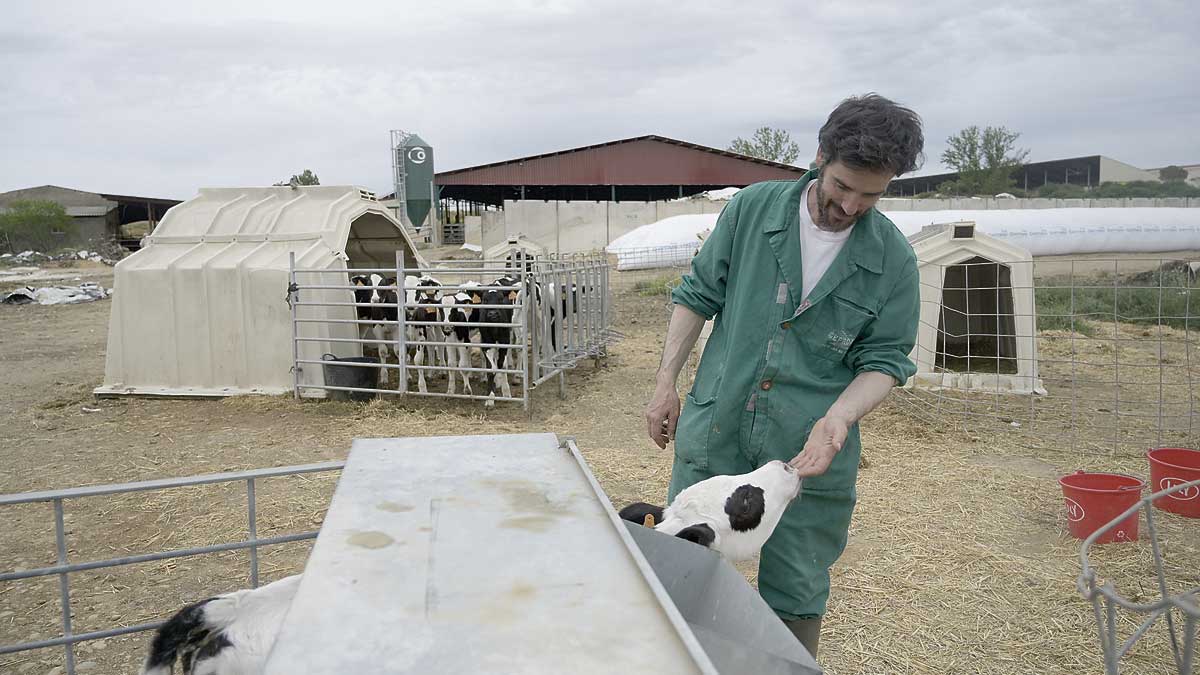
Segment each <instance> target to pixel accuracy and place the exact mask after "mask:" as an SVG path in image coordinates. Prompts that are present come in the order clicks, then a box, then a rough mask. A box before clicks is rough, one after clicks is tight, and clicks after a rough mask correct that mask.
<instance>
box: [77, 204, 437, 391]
mask: <svg viewBox="0 0 1200 675" xmlns="http://www.w3.org/2000/svg"><path fill="white" fill-rule="evenodd" d="M397 250H401V251H403V252H404V256H405V259H406V261H407V264H409V265H412V264H414V263H415V264H416V265H422V266H423V265H424V262H423V259H422V258H421V257H420V256H419V255H418V254H417V252H416V249H415V247H414V246H413V243H412V240H411V239H410V238H409V236H408V234H407V233H406V232H405V231H404V229H403V228H402V227H401V225H400V223H399V222H397V221H396V220H395V218H393V217H392V216H391V215H390V214H389V213H388V212H387V210H385V209H384V208H383V207H381V206H380V205H379V203H378V201H376V199H375V196H374V195H373V194H371V193H370V192H366V191H364V190H361V189H359V188H357V187H351V186H309V187H299V188H291V187H269V188H205V189H201V190H200V194H199V196H197V197H194V198H193V199H190V200H188V201H186V202H184V203H182V204H180V205H179V206H176V207H174V208H172V209H171V210H170V211H169V212H168V213H167V215H166V217H165V218H164V219H163V221H162V223H161V224H160V225H159V226H158V228H157V229H156V230H155V232H154V234H153V235H151V236H150V237H149V238H148V239H147V240H146V244H145V247H144V248H142V249H141V250H140V251H138V252H137V253H135V254H133V255H132V256H129V257H128V258H126V259H125V260H122V261H121V262H120V263H118V264H117V266H116V270H115V276H114V286H115V288H116V291H115V295H114V297H113V307H112V316H111V317H110V319H109V327H108V353H107V360H106V362H105V372H104V383H103V384H102V385H101V386H100V387H97V388H96V390H95V393H96V394H98V395H120V394H135V395H136V394H148V395H166V396H231V395H237V394H250V393H265V394H281V393H285V392H288V391H291V390H292V386H293V383H292V373H291V368H292V364H293V354H292V350H291V345H292V318H291V308H290V307H289V306H288V303H287V300H286V299H287V295H288V259H289V254H291V253H295V255H296V263H297V265H299V266H302V267H306V268H328V269H329V270H330V274H329V275H328V278H327V279H324V280H322V281H321V283H324V284H330V285H342V286H346V285H347V284H348V283H349V282H348V277H347V274H346V272H345V270H346V269H347V268H361V267H374V268H382V267H393V266H395V264H396V251H397ZM321 292H322V293H324V294H325V295H326V298H325V299H326V300H328V301H331V302H336V301H342V302H346V303H350V302H353V300H354V298H353V294H352V292H351V291H350V290H346V289H329V290H324V291H321ZM298 309H304V310H307V311H306V312H305V315H309V314H312V315H314V317H315V315H317V314H318V313H319V314H320V318H326V317H327V318H330V319H354V318H355V314H354V307H352V306H336V307H305V308H298ZM304 326H305V328H304V330H306V331H311V332H312V333H313V334H312V335H311V337H355V336H356V332H357V329H356V327H355V325H354V324H338V323H310V324H304ZM319 333H320V334H319ZM301 344H302V345H303V346H302V347H300V349H301V351H302V354H301V357H302V358H320V357H321V354H323V353H326V352H332V353H334V354H337V355H339V356H352V355H356V354H352V353H349V352H356V353H357V352H358V351H359V350H361V346H359V345H356V344H345V343H324V342H304V343H301ZM321 377H322V372H321V369H320V368H312V369H306V370H305V371H304V373H303V374H302V378H303V379H302V381H303V382H306V383H309V384H313V383H316V384H320V383H321V382H320V381H319V378H321ZM314 378H317V380H316V381H314Z"/></svg>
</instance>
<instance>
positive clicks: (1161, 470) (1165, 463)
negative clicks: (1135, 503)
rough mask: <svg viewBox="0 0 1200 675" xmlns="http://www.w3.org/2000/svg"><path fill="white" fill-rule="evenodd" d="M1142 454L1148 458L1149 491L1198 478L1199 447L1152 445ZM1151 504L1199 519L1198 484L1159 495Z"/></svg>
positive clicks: (1199, 498) (1164, 488)
mask: <svg viewBox="0 0 1200 675" xmlns="http://www.w3.org/2000/svg"><path fill="white" fill-rule="evenodd" d="M1146 457H1148V458H1149V459H1150V491H1151V492H1159V491H1161V490H1167V489H1169V488H1173V487H1175V486H1176V485H1179V484H1181V483H1190V482H1192V481H1194V480H1200V450H1190V449H1188V448H1156V449H1154V450H1151V451H1149V452H1147V453H1146ZM1154 506H1156V507H1158V508H1160V509H1162V510H1163V511H1170V512H1171V513H1178V514H1179V515H1181V516H1187V517H1188V518H1200V487H1197V486H1195V485H1193V486H1192V487H1189V488H1186V489H1183V490H1176V491H1175V492H1172V493H1171V494H1169V495H1167V496H1166V497H1159V498H1158V499H1155V500H1154Z"/></svg>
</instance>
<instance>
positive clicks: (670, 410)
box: [646, 384, 679, 449]
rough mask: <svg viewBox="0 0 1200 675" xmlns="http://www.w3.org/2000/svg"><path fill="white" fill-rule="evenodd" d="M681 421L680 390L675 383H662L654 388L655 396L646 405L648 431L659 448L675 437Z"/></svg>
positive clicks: (663, 447) (664, 446)
mask: <svg viewBox="0 0 1200 675" xmlns="http://www.w3.org/2000/svg"><path fill="white" fill-rule="evenodd" d="M678 421H679V392H677V391H675V387H674V386H673V385H663V384H660V385H658V386H657V387H655V388H654V398H652V399H650V404H649V405H648V406H646V433H647V434H648V435H649V436H650V440H652V441H654V444H655V445H657V446H658V447H659V449H665V448H666V447H667V443H669V442H670V441H671V440H672V439H674V438H675V424H676V423H677V422H678Z"/></svg>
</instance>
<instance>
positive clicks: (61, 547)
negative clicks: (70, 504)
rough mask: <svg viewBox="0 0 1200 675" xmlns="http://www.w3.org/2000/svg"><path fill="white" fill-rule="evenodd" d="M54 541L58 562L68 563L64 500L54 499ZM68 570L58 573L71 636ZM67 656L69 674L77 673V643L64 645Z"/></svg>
mask: <svg viewBox="0 0 1200 675" xmlns="http://www.w3.org/2000/svg"><path fill="white" fill-rule="evenodd" d="M54 543H55V547H56V548H57V549H58V564H59V565H66V564H67V532H66V527H65V526H64V525H63V500H62V499H55V500H54ZM67 574H68V573H67V572H62V573H60V574H59V575H58V595H59V601H60V602H61V603H62V628H63V637H67V638H69V637H71V582H70V579H69V577H68V576H67ZM63 652H64V653H65V654H66V658H67V675H75V644H74V643H72V642H68V643H67V644H65V645H63Z"/></svg>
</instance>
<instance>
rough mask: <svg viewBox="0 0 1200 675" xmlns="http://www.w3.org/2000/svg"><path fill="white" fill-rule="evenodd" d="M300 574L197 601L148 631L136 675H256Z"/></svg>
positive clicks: (290, 602)
mask: <svg viewBox="0 0 1200 675" xmlns="http://www.w3.org/2000/svg"><path fill="white" fill-rule="evenodd" d="M299 585H300V575H299V574H297V575H294V576H290V577H286V578H284V579H280V580H279V581H276V582H273V583H270V584H267V585H266V586H261V587H259V588H255V589H248V590H241V591H235V592H233V593H226V594H224V595H218V596H216V597H212V598H209V599H207V600H202V601H200V602H197V603H195V604H191V605H188V606H187V607H184V608H183V609H181V610H179V611H178V612H177V613H176V614H175V615H174V616H172V617H171V618H170V619H168V620H167V622H166V623H165V624H163V625H162V627H161V628H159V629H158V630H157V631H155V633H154V637H153V638H152V640H151V642H150V653H149V654H148V655H147V656H146V660H145V662H144V663H143V664H142V670H141V673H142V675H170V674H171V673H172V672H174V668H175V662H176V661H178V662H179V663H180V665H181V667H182V668H183V675H258V673H261V672H262V671H263V667H264V666H265V665H266V660H267V654H269V653H270V651H271V646H272V645H274V644H275V637H276V636H277V635H278V634H279V627H280V625H282V623H283V617H284V614H285V613H286V612H287V609H288V607H289V606H291V604H292V598H294V597H295V596H296V588H297V587H298V586H299Z"/></svg>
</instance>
